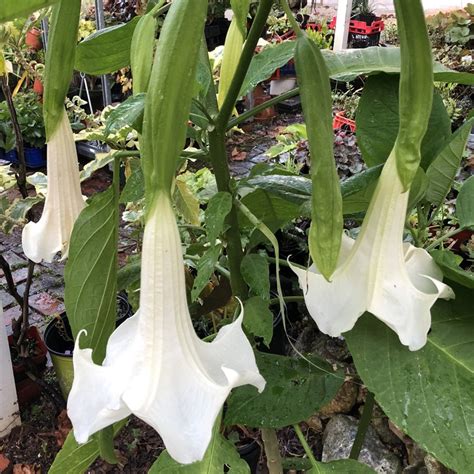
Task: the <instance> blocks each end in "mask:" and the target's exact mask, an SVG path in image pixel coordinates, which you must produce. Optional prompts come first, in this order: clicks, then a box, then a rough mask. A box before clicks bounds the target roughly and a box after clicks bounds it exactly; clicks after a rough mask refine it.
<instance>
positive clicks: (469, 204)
mask: <svg viewBox="0 0 474 474" xmlns="http://www.w3.org/2000/svg"><path fill="white" fill-rule="evenodd" d="M456 215H457V216H458V219H459V226H460V227H461V228H463V229H473V230H474V176H471V177H470V178H469V179H468V180H467V181H465V182H464V184H463V185H462V188H461V191H459V194H458V198H457V200H456Z"/></svg>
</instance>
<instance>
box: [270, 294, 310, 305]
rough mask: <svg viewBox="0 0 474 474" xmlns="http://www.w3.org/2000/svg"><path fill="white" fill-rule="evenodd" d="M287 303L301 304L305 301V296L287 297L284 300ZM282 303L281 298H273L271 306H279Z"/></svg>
mask: <svg viewBox="0 0 474 474" xmlns="http://www.w3.org/2000/svg"><path fill="white" fill-rule="evenodd" d="M283 300H284V302H285V303H301V302H303V301H304V296H285V297H284V298H283ZM279 303H280V298H272V299H271V300H270V301H269V304H270V306H272V305H275V304H279Z"/></svg>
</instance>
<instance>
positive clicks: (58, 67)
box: [18, 0, 81, 141]
mask: <svg viewBox="0 0 474 474" xmlns="http://www.w3.org/2000/svg"><path fill="white" fill-rule="evenodd" d="M18 3H19V2H18ZM80 14H81V1H80V0H72V1H71V0H61V1H60V2H58V3H57V4H56V5H55V6H54V8H53V14H52V16H51V23H50V27H49V36H48V48H47V50H46V60H45V70H44V105H43V115H44V126H45V130H46V139H47V141H48V140H49V139H50V138H51V136H52V135H53V133H54V132H55V131H56V128H57V127H58V125H59V122H60V121H61V118H62V116H63V114H64V100H65V99H66V94H67V92H68V90H69V85H70V83H71V78H72V73H73V70H74V58H75V52H76V48H75V46H76V43H77V29H78V26H79V17H80Z"/></svg>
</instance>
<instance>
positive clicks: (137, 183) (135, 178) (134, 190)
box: [120, 160, 145, 204]
mask: <svg viewBox="0 0 474 474" xmlns="http://www.w3.org/2000/svg"><path fill="white" fill-rule="evenodd" d="M130 168H131V170H132V174H131V175H130V176H129V177H128V179H127V182H126V183H125V187H124V188H123V191H122V194H121V195H120V202H121V203H123V204H125V203H127V202H135V201H139V200H140V199H142V198H144V197H145V177H144V176H143V169H142V165H141V162H140V160H132V161H131V162H130Z"/></svg>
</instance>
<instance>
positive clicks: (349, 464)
mask: <svg viewBox="0 0 474 474" xmlns="http://www.w3.org/2000/svg"><path fill="white" fill-rule="evenodd" d="M306 472H307V474H327V473H330V472H335V473H337V474H342V473H350V474H374V473H375V472H376V471H374V470H373V469H372V468H370V467H369V466H366V465H365V464H362V463H360V462H357V461H354V460H352V459H343V460H341V461H332V462H328V463H323V462H318V465H317V467H313V468H312V469H310V470H309V471H306Z"/></svg>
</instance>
